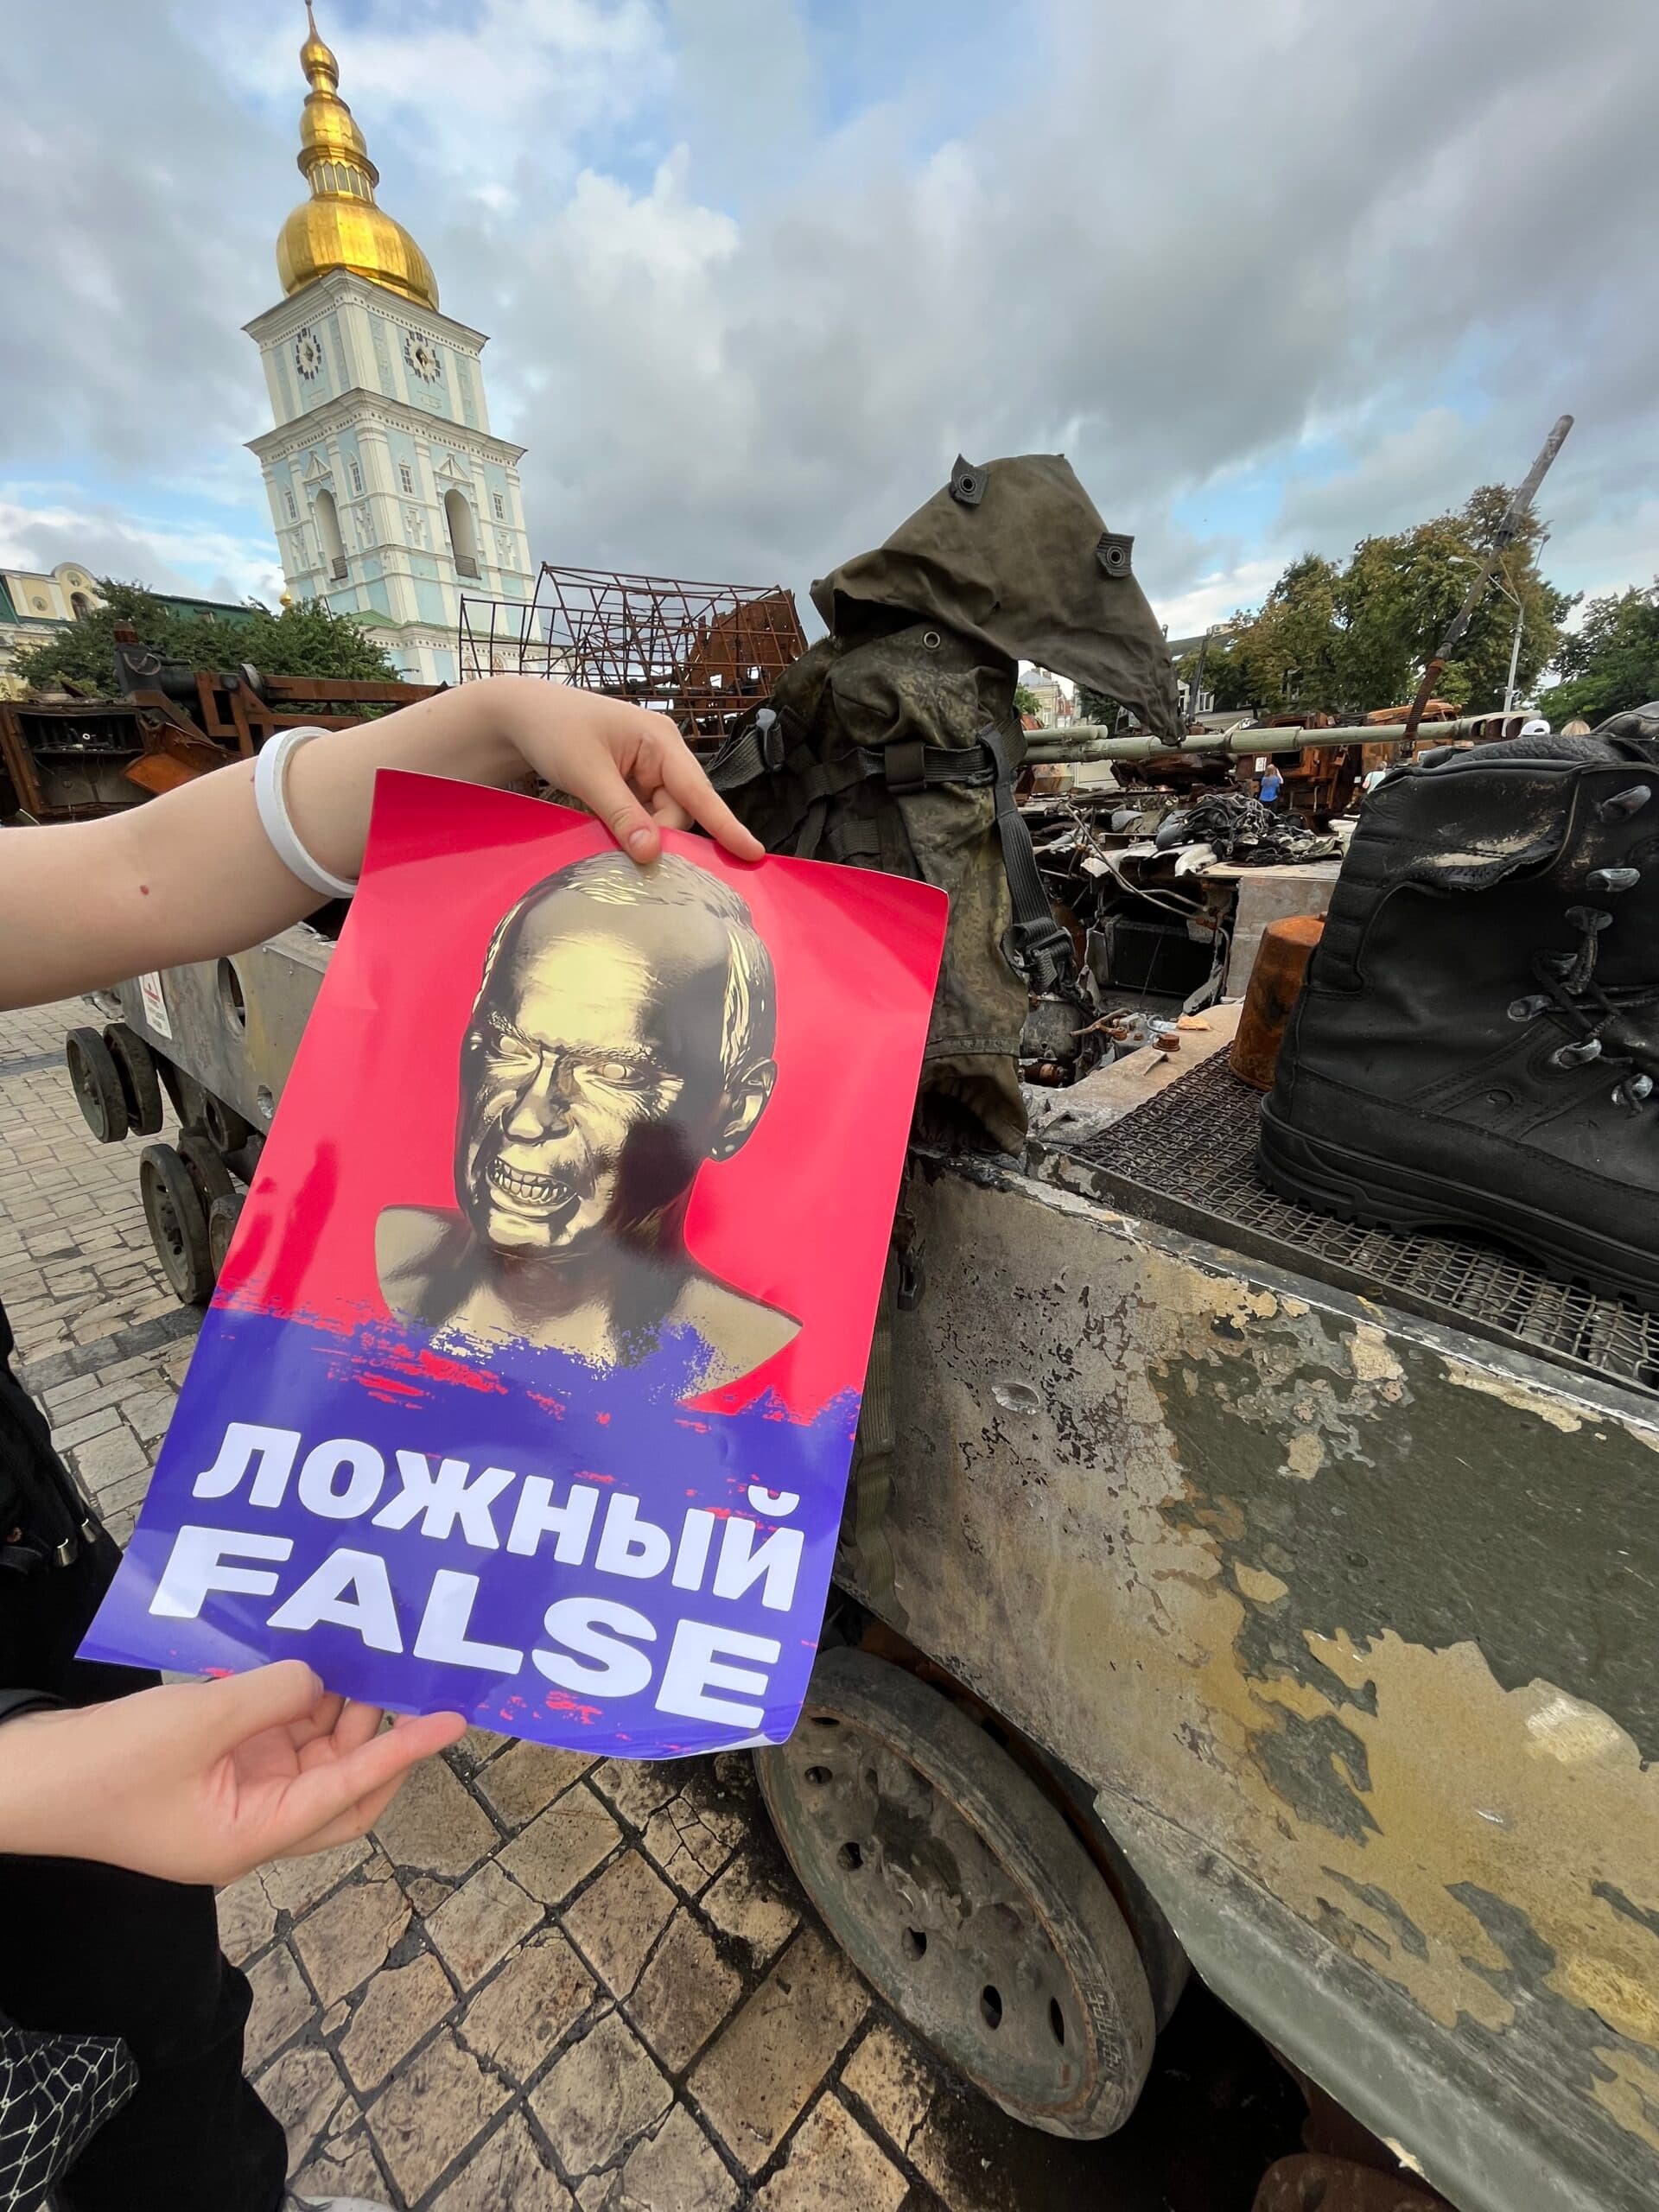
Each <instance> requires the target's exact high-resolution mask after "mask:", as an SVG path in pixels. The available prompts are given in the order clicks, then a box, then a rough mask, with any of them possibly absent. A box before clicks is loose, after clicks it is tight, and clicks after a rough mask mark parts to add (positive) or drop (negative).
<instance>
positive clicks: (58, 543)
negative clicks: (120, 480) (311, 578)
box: [0, 484, 283, 606]
mask: <svg viewBox="0 0 1659 2212" xmlns="http://www.w3.org/2000/svg"><path fill="white" fill-rule="evenodd" d="M65 561H76V562H79V563H80V564H81V565H82V566H83V567H84V568H86V569H90V570H91V571H92V575H95V576H114V577H116V578H117V579H118V580H119V581H120V582H141V583H147V584H148V585H149V587H150V588H151V589H152V590H155V591H171V592H181V593H184V594H198V595H200V596H201V597H203V598H207V599H224V600H238V601H239V600H243V599H262V600H264V601H265V602H266V603H267V605H270V606H274V605H275V604H276V602H277V598H278V596H279V595H280V594H281V592H282V590H283V576H282V570H281V569H279V568H278V566H277V560H276V550H275V548H274V547H272V546H269V545H267V544H265V543H264V542H263V541H262V540H261V539H260V538H258V537H251V538H243V537H236V536H234V535H232V533H230V532H228V531H221V530H212V529H189V528H181V527H179V526H178V525H176V524H167V523H161V522H153V521H146V520H144V519H143V518H142V517H135V516H132V515H129V514H125V513H123V512H120V511H118V510H116V509H112V508H110V507H88V506H84V505H78V504H73V503H69V502H65V501H61V500H58V501H52V502H50V503H46V504H42V503H41V501H40V499H39V494H38V492H37V491H36V490H35V487H33V486H23V485H9V484H0V567H3V568H15V569H35V570H48V569H54V568H56V567H57V566H58V565H59V563H61V562H65Z"/></svg>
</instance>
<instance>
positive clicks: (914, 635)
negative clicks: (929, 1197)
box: [710, 454, 1179, 1151]
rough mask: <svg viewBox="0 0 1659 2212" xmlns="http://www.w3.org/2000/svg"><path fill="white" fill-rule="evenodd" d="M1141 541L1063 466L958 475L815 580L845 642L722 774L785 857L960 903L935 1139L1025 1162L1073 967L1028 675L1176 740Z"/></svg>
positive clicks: (925, 1106)
mask: <svg viewBox="0 0 1659 2212" xmlns="http://www.w3.org/2000/svg"><path fill="white" fill-rule="evenodd" d="M1130 543H1131V541H1130V540H1129V539H1128V538H1127V537H1118V536H1115V535H1114V534H1112V533H1111V532H1109V531H1107V530H1106V528H1105V525H1104V524H1103V522H1102V521H1101V518H1100V516H1099V514H1098V512H1096V508H1095V506H1094V505H1093V502H1092V501H1091V500H1090V498H1089V496H1088V494H1087V493H1086V492H1084V488H1083V486H1082V485H1081V484H1079V483H1078V481H1077V477H1076V475H1075V474H1073V472H1072V469H1071V464H1070V463H1069V462H1068V461H1065V459H1064V458H1063V457H1062V456H1061V455H1060V454H1025V455H1023V456H1021V457H1020V458H1019V459H1017V460H1011V461H991V462H988V464H986V465H985V466H984V467H970V466H969V463H967V462H966V461H958V462H957V466H956V467H955V469H954V470H953V472H952V474H951V479H950V483H949V484H948V485H947V486H945V487H944V489H943V490H942V491H940V492H938V493H936V494H935V495H934V497H933V498H932V499H930V500H928V502H927V504H926V505H925V506H923V507H920V508H918V510H917V512H915V513H914V514H913V515H912V516H911V518H910V519H909V520H908V521H907V522H905V523H903V524H900V525H899V529H898V530H896V531H894V532H893V536H892V537H889V538H888V539H887V543H886V544H884V545H882V546H881V547H880V548H879V549H878V550H876V551H874V552H873V553H863V554H860V555H859V556H857V557H856V558H855V559H854V560H851V561H848V562H846V563H843V564H842V566H841V567H840V568H839V569H836V570H834V571H833V573H832V574H831V575H828V576H826V577H824V578H823V580H822V582H818V583H816V584H814V586H813V587H812V598H813V603H814V604H815V605H816V606H817V609H818V611H819V613H821V614H822V615H823V618H824V620H825V621H826V622H827V623H828V624H829V632H830V634H829V637H827V638H823V639H819V641H818V642H817V644H816V645H813V646H811V647H810V649H809V651H808V652H805V653H804V654H803V655H802V657H801V658H799V659H798V660H797V661H795V662H794V663H793V664H791V666H790V667H789V668H788V669H786V670H785V672H784V674H783V675H782V677H779V681H778V683H777V685H776V687H775V688H774V690H773V692H772V700H771V704H770V709H762V710H761V712H760V715H756V716H754V717H753V718H751V720H750V721H749V722H748V724H747V726H746V727H744V728H741V729H740V730H739V732H738V733H737V734H735V735H734V737H733V738H732V739H730V740H729V741H728V743H727V744H726V745H725V746H724V747H722V748H721V753H720V754H719V756H718V757H717V759H716V760H715V763H714V764H713V766H712V768H711V771H710V772H711V774H712V775H713V778H714V780H715V785H716V787H717V788H718V789H719V790H720V791H722V792H724V793H725V795H726V796H727V798H728V799H729V800H730V802H731V804H733V806H734V808H735V810H736V811H737V812H738V813H739V814H740V815H741V817H742V818H743V819H744V820H745V821H746V822H747V823H748V825H749V827H750V828H751V829H753V830H754V831H755V833H756V835H757V836H760V839H761V840H762V842H764V843H765V844H766V846H767V847H768V849H770V850H772V851H774V852H779V851H782V852H792V853H796V854H798V855H802V856H803V857H809V858H810V857H812V856H815V855H816V856H817V857H819V858H822V859H826V860H831V861H843V862H849V863H851V864H852V865H854V866H855V867H865V868H882V869H885V870H887V871H888V872H889V873H892V874H901V875H911V876H916V877H918V878H920V880H922V881H924V882H927V883H932V884H936V885H938V887H940V888H941V889H942V890H944V891H946V892H948V893H950V929H949V933H948V936H947V938H946V943H945V952H944V966H943V969H942V970H941V973H940V977H939V987H938V995H937V997H936V999H935V1001H934V1007H933V1017H932V1021H931V1026H930V1028H929V1033H928V1041H927V1049H926V1053H925V1059H924V1063H923V1069H922V1081H921V1096H920V1100H919V1103H918V1129H919V1131H920V1133H921V1134H922V1135H924V1136H926V1137H929V1138H932V1139H935V1140H937V1141H944V1142H946V1143H950V1144H953V1145H957V1144H967V1145H970V1146H976V1147H981V1148H983V1147H987V1146H988V1147H991V1148H993V1149H995V1150H1000V1151H1014V1150H1017V1149H1018V1147H1019V1146H1020V1143H1021V1142H1022V1141H1023V1139H1024V1135H1025V1126H1026V1116H1025V1107H1024V1103H1023V1101H1022V1099H1021V1096H1020V1084H1019V1077H1018V1053H1019V1050H1020V1033H1021V1030H1022V1029H1023V1027H1024V1026H1025V1018H1026V1012H1027V1004H1028V1001H1029V993H1030V988H1036V989H1038V990H1039V991H1048V990H1052V988H1054V987H1055V984H1056V982H1057V980H1058V977H1059V976H1060V975H1061V973H1062V972H1063V970H1064V969H1065V965H1066V963H1068V962H1069V960H1070V957H1071V951H1070V946H1069V944H1068V941H1067V940H1066V939H1065V935H1064V933H1063V932H1062V931H1060V929H1059V927H1058V925H1057V924H1056V923H1055V921H1054V918H1053V917H1052V913H1051V912H1050V911H1049V908H1048V905H1047V901H1046V898H1045V897H1044V895H1043V893H1042V889H1041V885H1040V882H1039V879H1038V877H1037V872H1036V864H1035V861H1034V860H1033V858H1032V855H1031V849H1030V840H1029V837H1028V836H1027V834H1026V831H1025V829H1024V826H1023V824H1022V823H1020V820H1019V817H1018V815H1017V812H1016V811H1015V810H1014V802H1013V789H1012V777H1013V774H1014V771H1015V770H1017V768H1018V766H1019V764H1020V760H1021V759H1022V757H1023V754H1024V739H1023V734H1022V732H1021V730H1020V718H1019V716H1018V715H1016V714H1015V713H1014V680H1015V677H1016V674H1017V664H1018V662H1019V661H1020V659H1022V658H1023V659H1028V660H1033V661H1036V662H1038V663H1039V664H1041V665H1042V666H1044V667H1046V668H1052V669H1055V670H1058V671H1059V672H1060V673H1061V674H1062V675H1065V676H1069V677H1071V678H1073V680H1074V681H1076V682H1077V683H1082V684H1086V685H1088V686H1089V687H1090V688H1091V689H1096V690H1101V691H1104V692H1106V693H1107V694H1108V695H1109V696H1110V697H1112V698H1114V699H1116V700H1120V701H1122V702H1123V703H1124V704H1125V705H1127V706H1130V707H1134V708H1135V709H1138V710H1139V711H1140V713H1141V715H1143V717H1144V718H1145V719H1146V721H1147V723H1148V724H1149V726H1150V727H1151V728H1154V730H1156V731H1158V732H1159V733H1160V734H1166V735H1169V736H1172V737H1173V736H1175V735H1176V734H1178V731H1179V717H1178V709H1177V700H1176V691H1175V679H1174V674H1173V670H1172V668H1171V666H1170V661H1169V652H1168V648H1167V645H1166V643H1165V640H1164V638H1163V634H1162V632H1160V629H1159V626H1158V624H1157V622H1156V620H1154V616H1153V613H1152V609H1151V607H1149V606H1148V605H1147V600H1146V596H1145V594H1143V593H1142V591H1141V587H1140V586H1139V584H1137V583H1136V582H1135V579H1134V576H1133V575H1132V574H1131V573H1130V562H1129V548H1130ZM1011 872H1012V873H1013V875H1014V881H1015V885H1016V893H1014V894H1011V892H1010V874H1011Z"/></svg>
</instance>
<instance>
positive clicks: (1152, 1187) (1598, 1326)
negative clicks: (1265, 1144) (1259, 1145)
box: [1065, 1052, 1659, 1391]
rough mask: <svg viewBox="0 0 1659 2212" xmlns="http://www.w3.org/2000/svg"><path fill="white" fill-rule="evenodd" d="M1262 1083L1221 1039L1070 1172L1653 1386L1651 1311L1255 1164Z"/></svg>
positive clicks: (1454, 1317) (1601, 1371)
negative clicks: (1278, 1178)
mask: <svg viewBox="0 0 1659 2212" xmlns="http://www.w3.org/2000/svg"><path fill="white" fill-rule="evenodd" d="M1261 1104H1262V1096H1261V1093H1260V1092H1259V1091H1256V1090H1252V1089H1251V1088H1250V1086H1249V1084H1244V1083H1241V1082H1240V1081H1239V1079H1238V1077H1236V1075H1234V1074H1233V1073H1232V1072H1231V1071H1230V1069H1229V1067H1228V1065H1227V1058H1226V1055H1225V1053H1222V1052H1218V1053H1217V1054H1216V1055H1215V1057H1214V1058H1211V1059H1209V1060H1206V1061H1205V1062H1204V1063H1203V1064H1202V1065H1200V1066H1198V1067H1196V1068H1194V1069H1193V1070H1192V1073H1191V1074H1190V1075H1185V1076H1182V1077H1180V1078H1179V1081H1177V1082H1175V1083H1173V1084H1170V1085H1169V1086H1168V1088H1167V1089H1166V1090H1161V1091H1160V1092H1159V1093H1158V1094H1157V1096H1155V1097H1153V1098H1150V1099H1148V1100H1147V1103H1146V1104H1145V1105H1143V1106H1137V1107H1136V1108H1135V1110H1134V1111H1133V1112H1132V1113H1130V1114H1127V1115H1125V1116H1124V1117H1123V1119H1122V1121H1121V1122H1113V1123H1112V1125H1111V1126H1110V1128H1106V1129H1103V1130H1102V1131H1100V1132H1099V1134H1098V1135H1095V1136H1091V1137H1088V1138H1085V1139H1084V1140H1082V1141H1079V1142H1078V1143H1077V1144H1075V1145H1071V1146H1067V1147H1065V1160H1066V1162H1067V1164H1068V1168H1069V1170H1070V1172H1069V1173H1066V1175H1065V1179H1066V1180H1067V1181H1072V1180H1074V1179H1077V1170H1079V1169H1080V1170H1082V1171H1084V1181H1085V1182H1086V1184H1087V1186H1088V1188H1089V1189H1090V1191H1091V1192H1092V1193H1093V1194H1094V1195H1096V1196H1097V1197H1100V1198H1104V1199H1106V1200H1107V1201H1108V1202H1109V1203H1110V1204H1114V1205H1121V1206H1122V1207H1123V1208H1124V1209H1125V1210H1126V1211H1128V1212H1131V1213H1136V1214H1140V1215H1142V1216H1144V1217H1147V1218H1148V1219H1151V1220H1154V1221H1160V1222H1162V1223H1164V1224H1166V1226H1168V1227H1171V1228H1174V1229H1180V1230H1185V1231H1186V1232H1187V1233H1188V1234H1189V1235H1192V1236H1202V1237H1204V1238H1205V1239H1206V1240H1207V1241H1209V1242H1210V1243H1221V1244H1224V1245H1228V1246H1230V1247H1232V1248H1234V1249H1236V1250H1239V1251H1243V1252H1247V1253H1249V1254H1251V1255H1254V1256H1255V1257H1256V1258H1259V1259H1264V1260H1268V1261H1271V1262H1274V1264H1276V1265H1278V1266H1281V1267H1284V1268H1290V1269H1292V1270H1294V1272H1296V1273H1299V1274H1311V1275H1314V1276H1316V1277H1318V1278H1319V1280H1320V1281H1325V1282H1328V1283H1331V1284H1333V1285H1334V1286H1336V1287H1338V1288H1339V1289H1344V1290H1349V1291H1357V1292H1358V1293H1360V1294H1362V1295H1363V1296H1368V1297H1377V1296H1381V1297H1383V1298H1385V1299H1386V1300H1388V1302H1389V1304H1390V1305H1392V1306H1400V1307H1403V1308H1404V1309H1405V1310H1406V1311H1407V1312H1408V1313H1417V1314H1420V1315H1423V1316H1425V1317H1426V1318H1427V1319H1431V1320H1436V1321H1444V1322H1446V1323H1449V1324H1450V1325H1452V1326H1453V1327H1455V1328H1460V1329H1465V1330H1467V1331H1468V1332H1470V1333H1471V1335H1475V1336H1481V1337H1486V1338H1491V1339H1492V1340H1494V1341H1496V1342H1497V1343H1500V1344H1511V1345H1514V1346H1515V1347H1516V1348H1517V1349H1518V1350H1521V1351H1529V1352H1534V1353H1536V1354H1539V1355H1541V1357H1545V1358H1548V1359H1554V1360H1560V1361H1565V1362H1567V1363H1570V1364H1571V1365H1573V1366H1574V1367H1577V1368H1580V1369H1583V1370H1587V1371H1588V1372H1590V1373H1592V1374H1596V1375H1601V1376H1606V1377H1607V1378H1608V1379H1609V1380H1610V1381H1615V1382H1618V1383H1630V1384H1634V1385H1635V1386H1637V1388H1638V1389H1645V1390H1653V1391H1659V1313H1647V1312H1644V1311H1643V1308H1642V1307H1641V1306H1635V1305H1632V1304H1631V1303H1630V1301H1629V1300H1625V1299H1616V1298H1599V1297H1597V1296H1595V1295H1594V1294H1592V1292H1590V1291H1588V1290H1586V1289H1583V1288H1581V1287H1579V1286H1578V1285H1577V1284H1574V1283H1566V1282H1557V1281H1554V1280H1553V1279H1552V1278H1551V1277H1550V1276H1548V1275H1544V1274H1540V1273H1539V1272H1538V1270H1537V1269H1536V1268H1535V1267H1533V1266H1532V1265H1530V1263H1529V1262H1527V1261H1526V1260H1524V1259H1522V1258H1519V1257H1517V1256H1516V1255H1515V1254H1514V1253H1512V1252H1511V1251H1510V1250H1509V1249H1506V1248H1505V1247H1503V1246H1501V1245H1498V1244H1496V1243H1494V1244H1484V1243H1476V1242H1475V1241H1473V1240H1472V1239H1468V1238H1465V1237H1464V1236H1450V1235H1448V1236H1422V1235H1418V1236H1394V1235H1392V1234H1391V1233H1390V1232H1389V1231H1388V1230H1380V1229H1362V1228H1359V1227H1358V1226H1357V1225H1356V1224H1354V1223H1352V1222H1345V1221H1338V1220H1336V1219H1335V1218H1333V1217H1332V1216H1330V1215H1328V1214H1321V1213H1313V1212H1310V1211H1308V1209H1307V1208H1306V1206H1300V1205H1294V1204H1293V1203H1292V1202H1291V1201H1290V1200H1288V1199H1286V1198H1280V1197H1279V1196H1278V1195H1277V1194H1276V1193H1275V1192H1272V1191H1270V1190H1268V1187H1267V1185H1266V1184H1265V1183H1263V1182H1262V1181H1261V1180H1260V1179H1259V1178H1258V1177H1257V1175H1256V1173H1255V1124H1256V1116H1257V1115H1258V1113H1259V1112H1260V1110H1261Z"/></svg>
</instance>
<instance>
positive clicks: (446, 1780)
mask: <svg viewBox="0 0 1659 2212" xmlns="http://www.w3.org/2000/svg"><path fill="white" fill-rule="evenodd" d="M374 1839H375V1841H376V1842H377V1843H378V1845H379V1846H380V1848H381V1849H382V1850H383V1851H384V1852H385V1854H386V1856H387V1858H388V1859H391V1862H392V1864H393V1865H394V1866H400V1867H408V1868H410V1871H411V1872H415V1873H417V1874H437V1875H442V1876H445V1877H447V1878H448V1879H449V1880H451V1881H456V1880H459V1879H460V1878H461V1876H462V1875H463V1874H470V1873H471V1872H472V1870H473V1868H474V1866H477V1864H478V1862H479V1860H480V1859H483V1858H485V1857H486V1856H487V1855H488V1853H491V1852H492V1851H493V1850H494V1848H495V1847H496V1845H497V1844H498V1843H499V1841H500V1838H499V1835H498V1834H496V1828H495V1823H494V1821H493V1820H491V1818H490V1816H489V1815H488V1814H487V1813H486V1811H485V1810H484V1808H483V1807H482V1806H481V1805H480V1803H479V1802H478V1801H477V1800H476V1799H475V1798H474V1796H473V1795H472V1793H471V1792H470V1791H469V1790H468V1789H467V1785H466V1783H464V1782H462V1781H461V1780H460V1779H459V1777H457V1776H456V1775H454V1773H453V1772H452V1771H451V1770H450V1769H449V1768H448V1766H447V1765H446V1764H444V1762H443V1761H442V1759H426V1760H423V1762H422V1764H420V1765H419V1766H417V1767H415V1768H413V1769H412V1770H410V1773H409V1775H408V1776H407V1777H405V1779H404V1785H403V1788H402V1789H400V1790H399V1791H398V1792H397V1796H395V1797H394V1798H393V1799H392V1801H391V1804H390V1805H388V1806H387V1808H386V1809H385V1812H384V1813H383V1814H382V1815H380V1818H379V1820H378V1821H377V1822H376V1823H375V1830H374Z"/></svg>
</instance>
